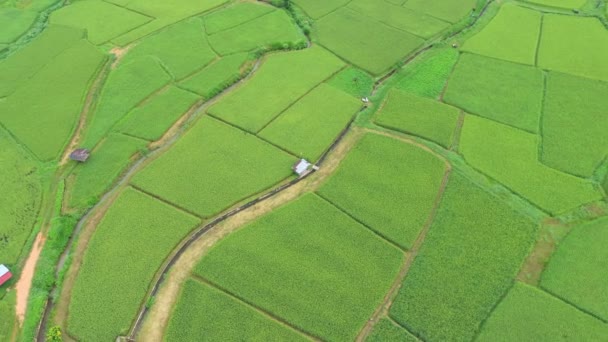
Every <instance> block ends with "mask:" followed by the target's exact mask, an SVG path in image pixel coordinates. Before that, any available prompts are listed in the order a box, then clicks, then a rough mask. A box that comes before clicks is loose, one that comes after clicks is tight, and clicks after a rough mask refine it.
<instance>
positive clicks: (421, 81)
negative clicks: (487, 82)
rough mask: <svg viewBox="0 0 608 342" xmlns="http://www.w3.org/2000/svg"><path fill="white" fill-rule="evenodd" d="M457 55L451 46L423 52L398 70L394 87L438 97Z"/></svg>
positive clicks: (456, 59) (420, 94) (421, 94)
mask: <svg viewBox="0 0 608 342" xmlns="http://www.w3.org/2000/svg"><path fill="white" fill-rule="evenodd" d="M458 56H459V54H458V51H456V50H455V49H451V48H440V49H433V50H431V51H429V52H427V53H425V54H423V55H422V56H421V57H420V59H417V60H416V61H414V62H412V63H410V64H408V65H406V66H405V67H404V68H403V69H401V70H400V71H399V78H400V81H399V82H398V83H397V84H396V85H395V88H397V89H401V90H405V91H407V92H409V93H412V94H416V95H419V96H425V97H430V98H435V99H436V98H438V97H439V96H440V95H441V93H442V92H443V88H444V87H445V83H446V82H447V80H448V78H449V76H450V74H451V73H452V69H454V65H455V64H456V62H457V61H458Z"/></svg>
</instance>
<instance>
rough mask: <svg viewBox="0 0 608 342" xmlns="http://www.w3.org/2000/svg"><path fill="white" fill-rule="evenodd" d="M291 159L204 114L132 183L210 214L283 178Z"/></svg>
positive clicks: (209, 215) (285, 175)
mask: <svg viewBox="0 0 608 342" xmlns="http://www.w3.org/2000/svg"><path fill="white" fill-rule="evenodd" d="M295 161H296V158H295V157H293V156H291V155H288V154H287V153H285V152H283V151H281V150H279V149H278V148H276V147H274V146H272V145H270V144H268V143H266V142H264V141H262V140H260V139H258V138H257V137H255V136H254V135H251V134H249V133H246V132H243V131H241V130H239V129H236V128H234V127H232V126H229V125H226V124H224V123H222V122H220V121H218V120H215V119H212V118H209V117H204V118H202V119H201V120H200V121H198V122H197V123H196V124H195V125H194V127H192V128H191V129H190V131H188V132H187V133H186V134H185V135H184V136H183V137H182V138H181V139H180V140H179V141H178V142H177V143H176V144H175V146H173V147H172V148H171V149H170V150H169V151H167V152H165V153H164V154H163V155H161V156H160V157H159V158H158V159H156V160H154V161H153V162H152V163H151V164H150V165H149V166H148V167H146V168H145V169H144V170H142V171H141V172H140V173H138V174H137V175H136V176H135V177H134V179H133V183H134V184H135V185H136V186H138V187H140V188H142V189H144V190H146V191H149V192H151V193H153V194H155V195H157V196H160V197H162V198H164V199H165V200H167V201H169V202H171V203H175V204H176V205H178V206H180V207H182V208H186V209H187V210H189V211H191V212H195V213H197V214H198V215H200V216H203V217H211V216H213V215H216V214H218V213H219V212H220V211H222V210H224V209H226V208H227V207H229V206H231V205H233V204H235V203H236V202H239V201H241V200H243V199H245V198H247V197H250V196H252V195H254V194H256V193H259V192H261V191H264V190H266V189H268V188H270V187H271V186H273V185H274V184H277V183H278V182H280V181H281V180H283V179H286V178H287V177H289V175H290V174H291V172H292V171H291V166H292V164H293V163H294V162H295Z"/></svg>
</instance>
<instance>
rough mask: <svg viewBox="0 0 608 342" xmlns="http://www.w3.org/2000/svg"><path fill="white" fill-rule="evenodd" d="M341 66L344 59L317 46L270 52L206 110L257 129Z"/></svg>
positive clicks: (245, 126) (254, 130) (249, 129)
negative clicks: (242, 81)
mask: <svg viewBox="0 0 608 342" xmlns="http://www.w3.org/2000/svg"><path fill="white" fill-rule="evenodd" d="M343 67H344V62H342V61H341V60H340V59H338V58H337V57H336V56H334V55H332V54H331V53H329V52H327V51H326V50H324V49H322V48H320V47H313V48H310V49H306V50H302V51H292V52H286V53H276V54H272V55H270V56H269V57H267V58H266V60H265V61H264V64H262V66H261V67H260V70H258V71H256V73H255V74H254V75H253V77H252V78H251V79H250V80H249V81H247V82H246V83H245V84H243V85H242V86H241V87H239V88H238V89H235V90H234V91H232V92H230V94H228V95H226V97H223V98H222V99H221V101H219V102H218V103H217V104H215V105H214V106H212V107H211V108H209V110H208V112H209V114H211V115H213V116H216V117H218V118H220V119H222V120H225V121H228V122H230V123H232V124H234V125H237V126H239V127H241V128H243V129H245V130H247V131H249V132H252V133H257V132H258V131H260V130H261V129H262V128H264V127H265V126H266V125H267V124H268V123H269V122H270V121H271V120H272V119H274V118H276V117H277V116H278V115H279V114H280V113H282V112H283V111H284V110H285V109H286V108H287V107H288V106H289V105H291V104H292V103H294V102H295V101H296V100H298V99H299V98H300V97H302V96H303V95H305V94H306V93H307V92H309V91H310V90H311V89H312V88H314V87H315V86H316V85H318V84H319V83H321V82H323V81H324V80H326V79H328V78H330V77H331V76H332V75H333V74H335V73H336V72H338V71H339V70H340V69H342V68H343Z"/></svg>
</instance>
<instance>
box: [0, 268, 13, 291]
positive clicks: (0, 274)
mask: <svg viewBox="0 0 608 342" xmlns="http://www.w3.org/2000/svg"><path fill="white" fill-rule="evenodd" d="M12 277H13V275H12V274H11V272H10V271H9V270H8V268H7V267H6V266H4V265H0V286H2V285H4V284H5V283H6V282H7V281H9V280H10V279H11V278H12Z"/></svg>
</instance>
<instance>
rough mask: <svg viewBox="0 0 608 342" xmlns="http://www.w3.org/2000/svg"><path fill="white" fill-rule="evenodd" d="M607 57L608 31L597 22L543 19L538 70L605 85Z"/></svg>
mask: <svg viewBox="0 0 608 342" xmlns="http://www.w3.org/2000/svg"><path fill="white" fill-rule="evenodd" d="M607 55H608V30H606V28H605V27H604V25H602V23H601V22H600V21H599V20H598V19H597V18H581V17H573V16H566V15H558V14H547V15H545V16H544V19H543V33H542V36H541V41H540V48H539V51H538V65H539V66H540V67H542V68H544V69H550V70H556V71H561V72H566V73H571V74H574V75H578V76H584V77H589V78H593V79H600V80H604V81H608V64H606V56H607Z"/></svg>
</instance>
